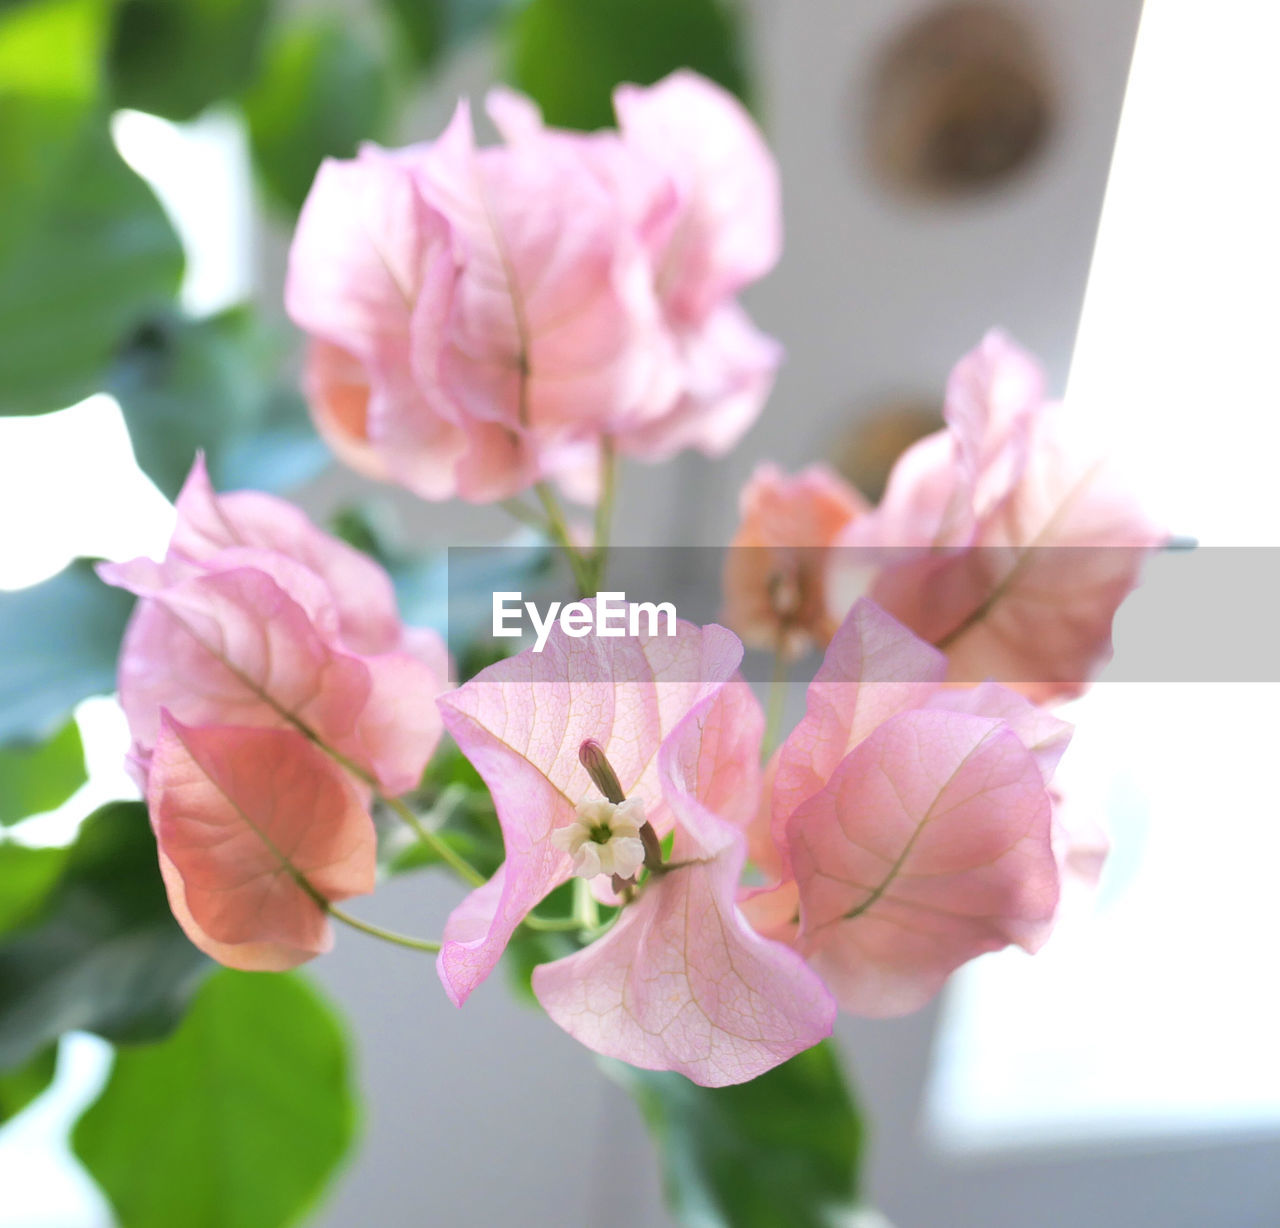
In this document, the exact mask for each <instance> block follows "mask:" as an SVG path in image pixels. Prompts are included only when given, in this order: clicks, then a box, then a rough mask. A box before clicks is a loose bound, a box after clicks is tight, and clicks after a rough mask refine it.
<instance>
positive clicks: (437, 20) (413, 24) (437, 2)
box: [382, 0, 449, 68]
mask: <svg viewBox="0 0 1280 1228" xmlns="http://www.w3.org/2000/svg"><path fill="white" fill-rule="evenodd" d="M382 3H383V6H384V7H385V8H386V10H387V14H388V16H389V17H390V18H391V20H392V21H393V22H394V23H395V28H396V30H397V32H398V33H399V35H400V37H401V39H402V40H403V43H404V47H405V50H406V51H408V53H409V56H410V58H411V60H412V62H413V63H414V64H415V65H416V66H417V67H419V68H430V67H431V66H432V65H433V64H435V63H436V61H437V60H439V59H440V57H441V56H442V55H443V54H444V50H445V46H446V43H447V41H448V37H449V4H448V0H382Z"/></svg>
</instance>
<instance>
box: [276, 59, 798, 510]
mask: <svg viewBox="0 0 1280 1228" xmlns="http://www.w3.org/2000/svg"><path fill="white" fill-rule="evenodd" d="M617 108H618V113H619V118H620V121H621V124H622V131H621V133H616V132H603V133H593V134H589V135H584V134H579V133H569V132H565V131H561V130H557V129H552V128H546V127H544V126H543V124H542V122H541V118H540V117H539V115H538V113H537V110H536V108H535V107H533V105H532V104H531V103H529V102H528V101H527V100H526V99H523V98H521V97H520V96H519V95H516V94H513V93H512V92H511V91H508V90H495V91H494V92H493V93H491V95H490V97H489V100H488V109H489V111H490V113H491V115H492V116H493V118H494V120H495V121H496V123H497V125H498V127H499V129H500V131H501V132H502V134H503V137H504V138H505V143H504V144H502V145H500V146H496V147H491V148H477V147H476V145H475V140H474V135H473V131H472V125H471V116H470V112H469V109H468V107H467V106H466V104H465V103H463V104H461V105H460V106H459V108H458V110H457V112H456V113H455V115H454V117H453V120H452V122H451V123H450V124H449V126H448V128H447V129H446V130H445V132H444V133H443V134H442V135H441V136H440V138H439V139H438V140H435V141H433V142H428V143H425V144H421V145H417V146H412V147H409V148H407V149H403V150H398V151H394V152H389V151H385V150H380V149H377V148H376V147H373V146H366V147H364V148H363V149H362V151H361V153H360V154H359V156H358V157H357V158H356V159H354V160H351V161H347V162H335V161H332V160H331V161H329V162H326V163H325V164H324V166H323V167H322V168H321V171H320V174H319V175H318V176H317V179H316V182H315V185H314V187H313V188H312V192H311V194H310V196H309V197H308V200H307V203H306V206H305V207H304V209H303V212H302V215H301V217H300V219H299V224H298V231H297V234H296V236H295V239H294V244H293V249H292V252H291V254H290V265H289V279H288V284H287V288H286V306H287V307H288V310H289V312H290V314H291V316H292V317H293V319H294V320H295V322H296V323H297V324H298V325H299V326H300V327H302V328H303V329H304V330H305V331H306V332H307V333H309V334H310V336H311V337H312V338H313V342H312V348H311V353H310V358H309V360H308V367H307V389H308V395H309V399H310V400H311V403H312V408H313V412H314V414H315V416H316V420H317V423H318V425H319V427H320V429H321V431H322V433H324V435H325V436H326V438H327V439H328V440H329V441H330V442H331V443H332V444H333V445H334V447H335V450H337V451H338V453H339V455H341V456H342V457H343V458H344V459H346V460H347V461H348V462H349V463H351V464H352V465H353V466H355V467H356V468H358V469H360V470H361V471H362V472H364V473H366V474H368V475H370V476H373V477H378V478H384V479H386V480H390V481H395V482H399V483H401V484H403V485H406V486H408V487H409V488H410V489H412V490H414V491H416V492H417V493H418V494H420V495H422V496H423V497H425V498H429V499H443V498H449V497H452V496H454V495H458V496H461V497H462V498H465V499H469V500H472V501H477V502H479V501H490V500H494V499H498V498H503V497H506V496H509V495H511V494H514V493H517V492H518V491H520V490H522V489H524V488H525V487H527V486H529V485H530V484H531V483H532V482H534V481H536V480H538V479H539V478H544V477H550V478H555V479H557V480H559V481H561V482H562V484H564V485H565V486H566V488H567V489H568V490H569V491H570V492H571V493H573V494H574V495H575V496H576V497H584V498H587V499H591V498H594V495H595V492H594V488H593V487H594V480H595V478H594V475H595V469H596V467H597V453H598V450H599V448H600V445H601V441H602V440H603V439H604V438H606V437H607V438H608V439H609V440H610V441H611V442H612V445H613V446H614V447H616V448H617V449H618V450H619V451H622V452H625V453H630V454H633V455H636V456H640V457H644V458H648V459H659V458H662V457H666V456H670V455H671V454H673V453H674V452H676V451H678V450H681V449H683V448H686V447H697V448H700V449H702V450H704V451H706V452H709V453H712V454H717V453H720V452H722V451H724V450H725V449H727V448H728V447H730V446H731V445H732V444H733V443H734V442H736V440H737V439H738V437H739V436H740V435H741V434H742V432H743V431H745V430H746V428H747V427H748V426H749V425H750V424H751V422H752V421H753V420H754V418H755V416H756V414H757V413H758V412H759V410H760V407H761V405H762V404H763V401H764V398H765V396H766V395H767V394H768V391H769V388H770V387H771V384H772V379H773V372H774V370H775V368H776V366H777V363H778V361H779V358H780V353H779V350H778V347H777V346H776V344H775V343H774V342H772V341H771V340H770V339H769V338H767V337H765V336H763V335H762V334H760V333H759V332H758V331H756V329H755V328H754V326H753V325H751V323H750V321H749V320H748V319H747V318H746V316H745V315H744V313H743V312H742V311H741V309H740V308H739V307H738V306H737V304H736V301H735V295H736V294H737V293H738V291H739V290H741V289H742V288H743V287H744V286H745V285H747V284H748V283H749V282H751V281H754V280H755V279H757V278H758V277H760V276H762V275H763V274H764V273H766V272H767V271H768V270H769V269H770V268H771V267H772V265H773V264H774V263H775V262H776V259H777V254H778V248H779V243H780V238H779V236H780V212H779V203H778V182H777V171H776V167H775V166H774V163H773V160H772V158H771V156H770V155H769V153H768V150H767V148H766V147H765V145H764V143H763V140H762V139H761V137H760V135H759V133H758V132H757V130H756V129H755V126H754V125H753V124H752V122H751V120H750V117H749V116H748V115H747V114H746V112H745V110H744V109H743V108H742V107H741V105H740V104H739V103H737V102H736V100H734V99H733V98H731V97H730V96H729V95H728V94H726V93H725V92H724V91H723V90H721V89H720V88H719V87H717V86H714V85H712V84H711V83H709V82H706V81H703V80H702V79H701V78H699V77H697V76H695V75H694V74H691V73H677V74H674V75H673V76H672V77H670V78H668V79H667V80H666V81H664V82H660V83H659V84H658V85H656V86H653V87H651V88H648V89H639V88H636V87H624V88H622V89H620V90H619V91H618V95H617ZM584 475H590V476H589V477H584Z"/></svg>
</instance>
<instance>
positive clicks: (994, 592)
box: [872, 406, 1166, 702]
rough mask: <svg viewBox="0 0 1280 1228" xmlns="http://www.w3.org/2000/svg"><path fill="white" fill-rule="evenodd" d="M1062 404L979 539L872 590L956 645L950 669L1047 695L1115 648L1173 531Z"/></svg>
mask: <svg viewBox="0 0 1280 1228" xmlns="http://www.w3.org/2000/svg"><path fill="white" fill-rule="evenodd" d="M1062 413H1063V411H1062V409H1061V407H1056V406H1055V407H1051V408H1049V409H1046V410H1045V411H1044V412H1043V413H1042V414H1041V416H1040V418H1039V419H1038V420H1037V422H1036V424H1035V428H1034V430H1033V432H1032V434H1031V436H1030V443H1029V447H1028V455H1027V463H1026V468H1025V470H1024V473H1023V475H1022V478H1021V480H1020V481H1019V482H1018V484H1017V486H1016V487H1015V488H1014V489H1013V490H1012V491H1011V492H1010V493H1009V495H1008V496H1007V497H1006V498H1005V499H1004V501H1003V502H1002V503H1001V504H1000V505H999V507H998V508H997V509H996V510H995V511H994V512H993V513H992V514H991V515H990V516H989V517H987V519H986V520H985V521H984V522H983V523H982V524H981V525H980V526H979V529H978V532H977V534H976V536H975V538H974V541H973V548H972V549H970V550H967V551H965V552H963V553H961V554H958V555H955V556H951V557H946V558H940V559H938V560H935V561H932V562H931V563H930V564H929V565H927V566H923V565H922V566H919V567H917V566H916V565H912V564H908V565H907V566H906V567H905V568H903V569H900V570H890V571H889V572H888V573H887V574H886V575H885V576H883V577H882V578H881V580H880V581H879V582H878V583H877V584H876V586H875V588H874V589H873V592H872V595H873V596H874V597H876V599H877V600H881V601H883V602H884V603H885V605H886V606H887V608H889V609H892V610H893V612H894V613H895V614H897V615H898V616H899V617H901V618H902V619H903V621H904V622H906V623H907V625H909V626H911V627H912V628H913V630H915V631H916V632H917V633H918V634H919V635H921V636H922V637H923V638H925V639H928V640H930V641H931V642H934V643H937V644H938V645H939V646H940V647H942V648H943V649H944V650H945V651H946V653H947V657H948V660H949V662H950V671H949V672H950V677H952V678H954V679H956V680H957V681H965V682H974V681H978V680H980V679H982V678H984V677H989V678H995V679H998V680H1002V681H1006V682H1008V683H1009V684H1010V685H1015V686H1017V687H1018V689H1019V690H1022V691H1023V692H1024V693H1025V694H1027V695H1028V696H1030V697H1031V698H1033V699H1035V700H1037V701H1039V702H1046V701H1050V700H1057V699H1063V698H1068V697H1070V696H1072V695H1076V694H1079V693H1080V692H1081V691H1082V690H1084V688H1085V687H1086V686H1087V684H1088V682H1089V679H1090V678H1091V676H1092V675H1093V674H1094V673H1096V671H1097V670H1098V669H1099V668H1100V667H1101V666H1102V664H1104V663H1105V662H1106V661H1107V660H1108V659H1109V658H1110V655H1111V623H1112V619H1113V617H1114V615H1115V611H1116V610H1117V608H1118V607H1119V605H1120V603H1121V602H1122V601H1123V600H1124V598H1125V597H1126V596H1127V595H1128V593H1129V592H1130V591H1131V590H1132V588H1133V587H1134V585H1135V584H1136V583H1137V580H1138V575H1139V572H1140V569H1141V567H1142V564H1143V562H1144V560H1145V559H1146V557H1147V556H1148V554H1149V553H1150V551H1151V549H1152V548H1153V547H1155V546H1156V545H1158V544H1159V543H1160V542H1161V541H1162V540H1163V539H1164V537H1165V536H1166V535H1165V534H1164V533H1163V532H1162V531H1161V530H1160V529H1158V528H1157V527H1156V526H1155V525H1154V524H1153V523H1152V522H1151V521H1150V520H1149V519H1148V518H1147V517H1146V516H1145V515H1144V514H1143V513H1142V511H1141V510H1140V508H1139V507H1138V505H1137V503H1136V501H1135V500H1134V499H1133V497H1132V496H1131V495H1130V494H1129V493H1128V491H1127V490H1126V489H1125V488H1124V487H1123V486H1122V485H1121V484H1120V483H1119V482H1118V480H1117V479H1116V477H1115V475H1114V474H1113V473H1112V472H1111V471H1110V469H1109V467H1108V465H1107V464H1106V462H1105V461H1104V460H1103V459H1102V458H1101V457H1100V456H1099V455H1097V454H1096V453H1092V452H1089V451H1086V450H1085V449H1083V448H1081V447H1080V446H1078V445H1077V444H1075V443H1073V442H1072V441H1071V440H1070V439H1069V434H1068V431H1067V430H1066V429H1065V428H1064V425H1063V421H1062Z"/></svg>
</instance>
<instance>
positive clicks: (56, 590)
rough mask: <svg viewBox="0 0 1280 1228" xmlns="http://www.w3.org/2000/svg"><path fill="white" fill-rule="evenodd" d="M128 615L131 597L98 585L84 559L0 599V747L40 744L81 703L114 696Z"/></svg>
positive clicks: (87, 562) (88, 563) (3, 594)
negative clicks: (30, 740)
mask: <svg viewBox="0 0 1280 1228" xmlns="http://www.w3.org/2000/svg"><path fill="white" fill-rule="evenodd" d="M86 511H87V512H88V513H89V514H92V509H86ZM132 609H133V598H132V597H131V596H130V595H129V594H128V593H125V592H122V591H121V590H120V589H115V588H109V587H108V586H107V585H105V584H103V583H102V581H101V580H99V579H98V577H97V576H95V575H94V574H93V568H92V564H91V563H90V562H89V561H88V560H86V559H78V560H77V561H76V562H74V563H72V564H71V565H70V566H69V567H67V568H66V569H65V570H64V571H60V572H59V573H58V574H57V575H56V576H54V577H53V578H52V579H50V580H45V581H44V583H42V584H36V585H33V586H32V587H31V588H22V589H18V590H17V591H16V592H9V593H0V644H3V645H4V651H3V652H0V742H7V741H10V740H12V739H13V738H17V737H47V736H48V735H49V733H50V731H51V730H52V729H53V728H54V727H55V726H56V724H57V723H58V722H61V721H63V720H65V718H66V716H67V713H69V712H70V711H71V709H72V708H74V707H75V706H76V704H78V703H79V702H80V701H81V700H82V699H85V698H87V697H88V696H90V695H105V694H109V693H110V692H111V691H114V690H115V686H116V656H117V654H118V652H119V649H120V637H121V636H122V635H123V634H124V625H125V623H126V622H127V621H128V619H129V613H130V611H131V610H132Z"/></svg>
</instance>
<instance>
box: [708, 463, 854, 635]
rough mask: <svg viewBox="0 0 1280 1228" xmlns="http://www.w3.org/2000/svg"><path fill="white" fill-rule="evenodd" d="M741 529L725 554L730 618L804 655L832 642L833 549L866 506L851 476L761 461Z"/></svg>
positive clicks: (747, 490)
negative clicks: (792, 470) (786, 469)
mask: <svg viewBox="0 0 1280 1228" xmlns="http://www.w3.org/2000/svg"><path fill="white" fill-rule="evenodd" d="M738 507H739V515H740V517H741V519H740V521H739V524H738V531H737V532H736V533H735V534H734V537H733V541H732V542H730V544H729V553H728V555H727V556H726V558H725V572H724V596H725V622H726V623H728V625H729V626H731V627H732V628H733V629H734V630H735V631H736V632H737V633H738V634H739V635H740V636H741V637H742V639H743V642H744V643H747V644H751V645H753V646H754V647H757V648H764V649H767V650H769V651H776V650H778V649H779V648H781V649H782V650H783V651H785V652H787V653H794V654H795V655H799V653H800V652H802V651H803V650H804V649H805V648H806V647H807V646H808V645H809V644H810V643H813V642H816V643H818V644H826V643H827V642H828V641H829V640H830V639H831V636H832V635H833V634H834V632H835V629H836V626H837V622H836V621H833V620H832V617H831V613H830V608H829V601H828V596H827V591H826V577H827V571H828V561H829V559H828V555H829V550H830V547H831V545H832V544H833V543H834V542H835V541H836V540H838V538H839V537H840V534H841V533H842V532H843V531H844V530H845V529H846V528H847V527H848V526H849V524H850V523H852V522H853V521H854V520H856V519H857V518H858V517H859V516H861V515H863V514H864V513H865V512H866V510H867V507H866V503H865V501H864V500H863V499H862V496H861V495H859V494H858V492H857V491H856V490H854V489H853V487H851V486H850V485H849V484H848V483H847V482H844V481H843V480H842V479H841V478H840V477H839V476H838V475H837V474H835V473H834V472H832V471H831V470H830V469H828V468H826V466H824V465H810V466H809V467H808V468H807V469H802V470H801V471H800V472H799V473H797V474H795V475H794V476H789V475H787V474H785V473H783V472H782V470H780V469H779V468H778V467H777V466H776V465H767V464H766V465H758V466H757V467H756V469H755V472H754V473H752V475H751V478H750V479H749V480H748V482H747V484H746V485H745V486H744V487H743V488H742V492H741V494H740V495H739V497H738Z"/></svg>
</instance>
